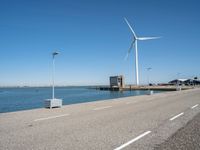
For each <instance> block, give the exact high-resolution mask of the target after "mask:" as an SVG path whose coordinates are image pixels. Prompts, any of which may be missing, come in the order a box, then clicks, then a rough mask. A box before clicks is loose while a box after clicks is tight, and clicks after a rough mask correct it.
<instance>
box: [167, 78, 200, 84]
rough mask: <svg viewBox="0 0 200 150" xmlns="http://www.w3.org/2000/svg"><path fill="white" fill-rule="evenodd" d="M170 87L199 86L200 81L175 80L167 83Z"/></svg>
mask: <svg viewBox="0 0 200 150" xmlns="http://www.w3.org/2000/svg"><path fill="white" fill-rule="evenodd" d="M169 84H172V85H200V80H197V79H175V80H172V81H170V82H169Z"/></svg>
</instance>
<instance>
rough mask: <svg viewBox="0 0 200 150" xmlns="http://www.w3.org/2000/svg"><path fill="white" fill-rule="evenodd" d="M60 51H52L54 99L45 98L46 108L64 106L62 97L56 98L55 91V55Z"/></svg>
mask: <svg viewBox="0 0 200 150" xmlns="http://www.w3.org/2000/svg"><path fill="white" fill-rule="evenodd" d="M58 54H59V52H53V53H52V56H53V57H52V59H53V60H52V62H53V63H52V65H53V66H52V99H47V100H45V107H46V108H53V107H61V106H62V99H57V98H55V91H54V88H55V85H54V83H55V81H54V78H55V56H56V55H58Z"/></svg>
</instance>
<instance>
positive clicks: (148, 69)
mask: <svg viewBox="0 0 200 150" xmlns="http://www.w3.org/2000/svg"><path fill="white" fill-rule="evenodd" d="M151 69H152V68H151V67H149V68H147V71H148V86H149V84H150V79H149V71H150V70H151Z"/></svg>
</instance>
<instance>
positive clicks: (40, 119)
mask: <svg viewBox="0 0 200 150" xmlns="http://www.w3.org/2000/svg"><path fill="white" fill-rule="evenodd" d="M65 116H69V114H63V115H58V116H50V117H46V118H39V119H35V120H34V121H43V120H48V119H54V118H59V117H65Z"/></svg>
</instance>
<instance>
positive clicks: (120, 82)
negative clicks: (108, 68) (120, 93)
mask: <svg viewBox="0 0 200 150" xmlns="http://www.w3.org/2000/svg"><path fill="white" fill-rule="evenodd" d="M124 87H125V83H124V76H122V75H120V76H111V77H110V88H124Z"/></svg>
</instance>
